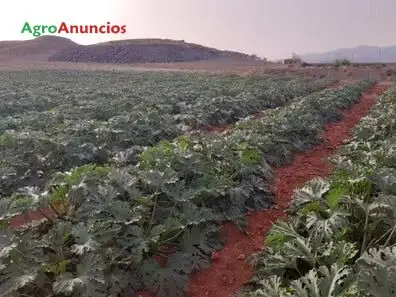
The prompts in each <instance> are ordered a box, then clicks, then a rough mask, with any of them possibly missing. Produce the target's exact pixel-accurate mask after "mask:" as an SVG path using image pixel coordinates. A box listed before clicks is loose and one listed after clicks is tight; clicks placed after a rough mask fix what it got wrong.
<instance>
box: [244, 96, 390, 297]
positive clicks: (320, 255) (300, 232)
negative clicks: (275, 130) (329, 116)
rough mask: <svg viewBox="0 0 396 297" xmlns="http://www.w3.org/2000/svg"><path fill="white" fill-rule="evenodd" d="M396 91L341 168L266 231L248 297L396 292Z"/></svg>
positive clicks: (339, 162)
mask: <svg viewBox="0 0 396 297" xmlns="http://www.w3.org/2000/svg"><path fill="white" fill-rule="evenodd" d="M395 114H396V89H395V88H394V89H391V90H389V91H388V92H386V93H385V94H384V95H383V96H382V97H381V98H380V99H379V100H378V102H377V104H376V105H375V107H374V108H373V109H372V111H371V112H370V114H369V115H368V116H367V117H365V118H363V119H362V121H361V123H360V124H359V125H358V127H357V128H356V130H355V132H354V136H353V137H352V139H351V140H350V141H349V142H348V143H347V144H345V145H344V146H343V147H342V148H341V149H340V152H339V155H337V156H336V157H333V158H332V161H333V162H334V164H335V165H336V170H335V171H334V173H333V174H332V175H331V176H330V177H329V178H327V179H321V178H315V179H313V180H311V181H310V182H308V183H307V184H306V185H305V186H304V187H302V188H301V189H298V190H296V191H295V194H294V197H293V200H292V203H291V206H290V208H289V209H288V213H289V216H288V219H286V220H280V221H278V222H276V223H274V225H273V226H272V228H271V230H270V231H269V233H268V235H267V238H266V242H265V247H264V248H263V250H262V251H261V252H260V253H258V254H257V255H255V256H254V257H253V259H252V263H253V265H254V267H255V271H256V273H255V277H254V278H253V279H252V281H251V282H250V284H249V285H248V286H247V287H246V288H245V290H243V292H241V293H240V294H238V296H243V297H264V296H265V297H272V296H273V297H286V296H290V297H291V296H293V297H328V296H337V297H384V296H394V295H395V288H396V281H395V280H396V247H395V244H396V232H395V231H396V118H395Z"/></svg>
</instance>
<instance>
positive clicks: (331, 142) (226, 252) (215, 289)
mask: <svg viewBox="0 0 396 297" xmlns="http://www.w3.org/2000/svg"><path fill="white" fill-rule="evenodd" d="M331 87H332V88H335V87H340V85H338V84H337V85H334V86H331ZM387 87H388V84H386V83H381V84H377V85H376V86H374V87H373V88H372V89H371V90H370V91H369V92H367V93H365V94H364V95H363V97H362V100H361V101H360V102H359V103H357V104H355V105H354V106H353V107H352V108H351V109H349V110H347V111H345V112H344V119H343V120H342V121H341V122H338V123H333V124H330V125H328V126H327V129H326V131H325V132H324V134H323V138H324V139H325V143H324V144H323V145H319V146H317V147H315V148H313V149H312V150H310V151H307V152H305V153H301V154H298V155H296V156H295V159H294V161H293V162H292V163H291V164H290V165H288V166H284V167H282V168H278V169H276V170H275V174H276V177H277V178H276V180H275V181H274V185H273V187H274V192H275V196H276V203H277V208H278V209H269V210H264V211H260V212H254V213H252V214H249V215H248V218H247V219H248V229H247V230H248V232H247V235H245V234H243V233H241V232H239V231H238V229H237V228H235V226H234V225H232V224H225V225H224V226H223V234H224V238H225V239H226V241H227V243H226V245H225V247H224V249H223V250H221V251H220V252H218V253H216V254H215V255H213V263H212V265H211V267H210V268H208V269H206V270H203V271H200V272H198V273H197V274H195V275H193V276H192V277H191V280H190V284H189V292H188V293H187V294H186V297H204V296H206V297H208V296H209V297H229V296H230V294H232V293H233V292H236V291H238V290H239V289H240V288H241V287H242V286H243V284H244V283H245V282H246V281H248V280H249V279H250V278H251V277H252V276H253V270H252V267H251V266H250V265H248V264H247V263H246V262H245V261H244V260H245V259H246V257H247V256H249V255H251V254H252V253H253V252H255V251H258V250H260V249H261V248H262V246H263V242H264V238H265V234H266V232H267V231H268V230H269V228H270V227H271V225H272V222H273V221H275V220H276V219H279V218H284V217H285V212H284V210H285V208H286V207H287V205H288V204H289V202H290V200H291V196H292V192H293V190H294V189H295V188H297V187H299V186H301V185H302V184H303V183H304V182H306V181H308V180H310V179H311V178H313V177H315V176H326V175H328V174H329V173H330V172H331V170H332V166H331V165H330V164H329V163H328V162H327V161H326V158H327V157H329V156H330V155H331V154H332V153H333V152H334V150H335V149H336V148H337V147H338V146H340V145H341V144H342V142H343V141H344V140H346V139H347V138H348V137H349V135H350V132H351V130H352V128H353V127H354V126H355V125H356V124H357V123H358V122H359V121H360V119H361V117H363V116H364V115H366V114H367V112H368V111H369V109H370V108H371V106H372V105H373V104H374V102H375V95H378V94H381V93H383V92H384V90H386V89H387ZM258 117H259V116H258ZM215 130H216V132H222V131H224V130H227V128H226V127H221V128H219V129H215ZM43 211H44V212H45V214H46V215H47V216H52V215H53V212H52V211H51V210H48V209H46V210H43ZM42 218H43V215H42V213H40V212H39V211H29V212H28V213H26V214H24V215H19V216H17V217H15V218H13V219H12V220H11V222H10V225H11V226H13V227H19V226H21V225H23V224H26V223H28V222H31V221H36V220H40V219H42ZM138 295H139V296H146V295H147V296H152V295H151V294H144V293H143V294H141V295H140V294H138Z"/></svg>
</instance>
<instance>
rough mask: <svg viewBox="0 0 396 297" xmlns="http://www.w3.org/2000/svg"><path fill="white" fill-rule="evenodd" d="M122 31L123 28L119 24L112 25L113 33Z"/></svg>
mask: <svg viewBox="0 0 396 297" xmlns="http://www.w3.org/2000/svg"><path fill="white" fill-rule="evenodd" d="M120 31H121V28H120V27H119V26H112V27H111V33H113V34H117V33H120Z"/></svg>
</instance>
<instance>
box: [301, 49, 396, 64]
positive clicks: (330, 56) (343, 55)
mask: <svg viewBox="0 0 396 297" xmlns="http://www.w3.org/2000/svg"><path fill="white" fill-rule="evenodd" d="M300 57H301V58H302V59H303V60H304V61H306V62H308V63H332V62H334V61H335V60H341V59H348V60H349V61H351V62H354V63H396V46H387V47H377V46H367V45H362V46H358V47H355V48H340V49H336V50H333V51H329V52H324V53H311V54H304V55H300Z"/></svg>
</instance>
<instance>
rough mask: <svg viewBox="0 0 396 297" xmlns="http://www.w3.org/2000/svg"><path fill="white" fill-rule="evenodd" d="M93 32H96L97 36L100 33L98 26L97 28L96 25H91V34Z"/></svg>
mask: <svg viewBox="0 0 396 297" xmlns="http://www.w3.org/2000/svg"><path fill="white" fill-rule="evenodd" d="M92 31H95V34H97V33H98V26H96V25H93V26H92V25H91V26H89V33H91V34H92V33H93V32H92Z"/></svg>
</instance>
